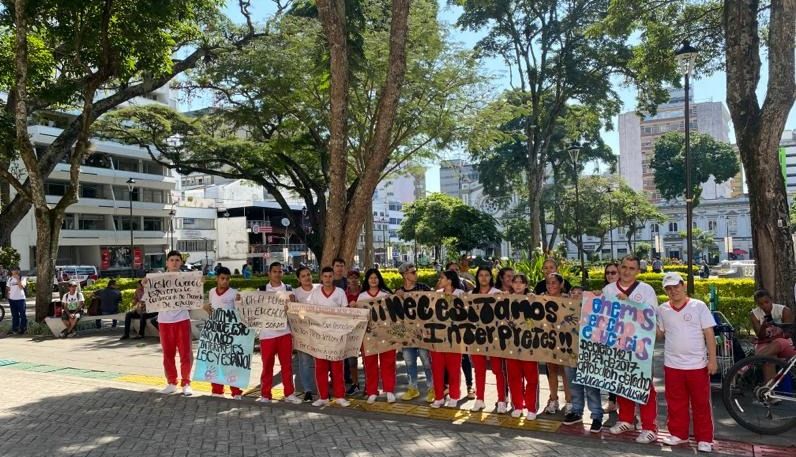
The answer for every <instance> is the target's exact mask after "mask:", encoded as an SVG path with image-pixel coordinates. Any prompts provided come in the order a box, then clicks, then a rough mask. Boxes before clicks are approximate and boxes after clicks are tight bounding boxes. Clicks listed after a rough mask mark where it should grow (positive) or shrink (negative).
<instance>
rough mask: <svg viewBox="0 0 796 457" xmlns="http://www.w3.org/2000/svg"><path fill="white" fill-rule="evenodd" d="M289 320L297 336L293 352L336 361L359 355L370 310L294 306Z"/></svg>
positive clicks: (289, 310)
mask: <svg viewBox="0 0 796 457" xmlns="http://www.w3.org/2000/svg"><path fill="white" fill-rule="evenodd" d="M287 320H288V322H289V324H290V331H291V332H292V333H293V349H295V350H297V351H301V352H305V353H307V354H309V355H311V356H313V357H316V358H319V359H325V360H332V361H334V360H343V359H346V358H348V357H356V356H357V355H358V354H359V350H360V347H361V346H362V338H363V337H364V336H365V329H366V328H367V326H368V311H367V310H364V309H357V308H332V307H327V306H315V305H305V304H302V303H290V304H288V308H287Z"/></svg>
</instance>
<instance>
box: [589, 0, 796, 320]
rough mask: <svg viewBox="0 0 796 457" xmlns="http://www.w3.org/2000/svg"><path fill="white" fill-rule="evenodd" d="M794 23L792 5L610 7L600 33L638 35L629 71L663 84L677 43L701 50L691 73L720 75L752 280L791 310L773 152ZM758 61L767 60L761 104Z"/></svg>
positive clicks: (788, 254) (675, 0) (783, 202)
mask: <svg viewBox="0 0 796 457" xmlns="http://www.w3.org/2000/svg"><path fill="white" fill-rule="evenodd" d="M794 22H796V1H794V0H723V1H722V0H703V1H694V2H682V1H679V0H612V2H611V11H610V14H609V15H608V16H607V17H606V19H605V22H604V24H605V28H604V29H603V31H604V32H605V33H608V34H610V35H612V36H630V35H636V34H639V35H640V36H641V37H642V40H640V43H639V44H638V46H637V47H636V49H635V53H636V55H638V56H639V58H638V59H634V61H632V62H631V64H632V65H631V67H632V68H633V69H634V71H637V72H643V73H645V74H647V75H649V77H650V78H651V79H658V80H659V81H661V82H662V83H663V82H679V81H678V80H679V76H678V75H677V74H676V72H675V67H674V56H673V50H674V48H675V47H676V46H678V45H679V43H680V42H681V41H682V40H683V39H689V40H690V41H691V43H692V44H694V45H696V46H697V47H698V48H699V49H700V54H699V58H698V61H697V72H698V74H708V73H711V72H713V71H715V70H717V69H723V70H724V71H725V72H726V74H727V106H728V107H729V110H730V115H731V117H732V123H733V126H734V127H735V140H736V144H737V145H738V151H739V152H740V154H741V160H742V162H743V165H744V171H745V173H746V182H747V184H748V187H749V202H750V210H751V216H752V221H751V222H752V244H753V246H754V251H755V258H756V261H757V262H756V265H757V268H755V279H756V282H757V284H758V285H759V286H761V287H765V288H766V289H768V290H770V291H771V292H772V293H773V294H774V296H775V298H776V299H777V300H778V302H779V303H785V304H788V305H789V306H794V305H795V304H796V303H795V302H794V295H793V283H794V276H795V275H796V258H795V257H794V250H793V238H792V237H791V233H790V232H791V231H790V228H789V218H788V205H787V194H786V192H785V183H784V181H783V179H782V175H781V171H780V165H779V158H778V153H777V151H778V148H779V141H780V138H781V137H782V132H783V130H784V128H785V121H786V119H787V118H788V113H789V112H790V110H791V108H792V107H793V104H794V101H796V57H795V56H794V45H793V43H794V41H795V40H796V28H794V25H793V24H794ZM761 54H765V56H766V57H767V59H768V80H767V81H766V83H765V86H764V87H765V91H764V93H765V96H764V99H763V100H762V103H761V100H760V97H759V96H758V89H759V86H760V85H761V81H760V76H761V67H762V64H761ZM642 93H643V91H642Z"/></svg>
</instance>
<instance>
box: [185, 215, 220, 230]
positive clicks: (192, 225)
mask: <svg viewBox="0 0 796 457" xmlns="http://www.w3.org/2000/svg"><path fill="white" fill-rule="evenodd" d="M215 222H216V220H215V219H196V218H192V217H181V218H178V219H177V224H176V225H177V228H184V229H189V230H213V229H214V228H215V227H216V224H215Z"/></svg>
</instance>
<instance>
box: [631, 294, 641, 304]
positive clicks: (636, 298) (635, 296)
mask: <svg viewBox="0 0 796 457" xmlns="http://www.w3.org/2000/svg"><path fill="white" fill-rule="evenodd" d="M641 299H642V297H641V292H636V293H635V294H633V301H634V302H636V303H641Z"/></svg>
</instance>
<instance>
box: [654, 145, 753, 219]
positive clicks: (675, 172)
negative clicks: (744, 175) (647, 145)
mask: <svg viewBox="0 0 796 457" xmlns="http://www.w3.org/2000/svg"><path fill="white" fill-rule="evenodd" d="M690 159H691V184H692V186H693V187H692V189H691V191H692V193H693V195H694V206H696V205H698V204H699V197H700V195H701V194H702V184H704V183H706V182H707V181H708V179H709V178H710V177H711V176H713V177H714V179H715V181H716V183H717V184H721V183H723V182H725V181H727V180H728V179H731V178H733V177H735V175H737V174H738V173H739V172H740V170H741V167H740V164H739V161H738V154H737V153H736V152H735V149H733V147H732V146H731V145H730V144H727V143H722V142H720V141H716V140H715V139H713V137H711V136H710V135H707V134H703V133H698V132H693V133H691V148H690ZM650 167H651V168H652V169H653V170H655V186H656V187H657V188H658V191H659V192H660V193H661V196H662V197H663V198H665V199H667V200H673V199H675V198H678V197H682V196H684V195H685V185H684V181H683V177H684V176H685V136H684V135H683V134H682V133H680V132H669V133H666V134H664V135H663V136H661V137H660V138H658V139H657V140H656V141H655V156H654V157H653V158H652V162H651V163H650Z"/></svg>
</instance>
